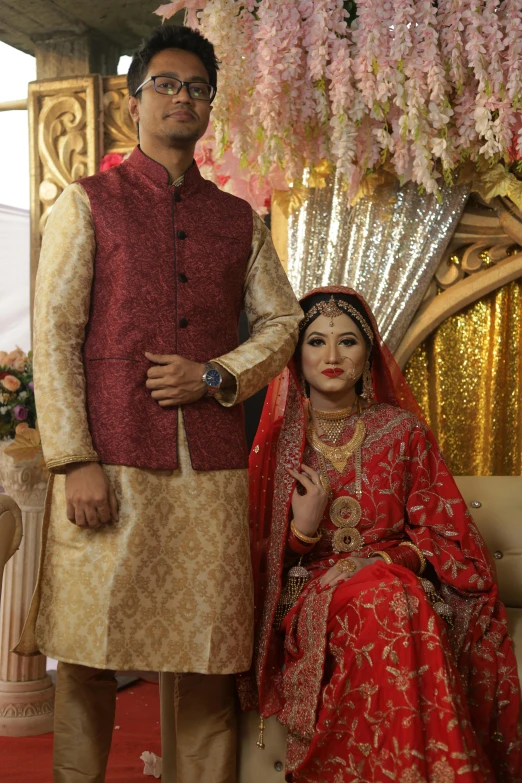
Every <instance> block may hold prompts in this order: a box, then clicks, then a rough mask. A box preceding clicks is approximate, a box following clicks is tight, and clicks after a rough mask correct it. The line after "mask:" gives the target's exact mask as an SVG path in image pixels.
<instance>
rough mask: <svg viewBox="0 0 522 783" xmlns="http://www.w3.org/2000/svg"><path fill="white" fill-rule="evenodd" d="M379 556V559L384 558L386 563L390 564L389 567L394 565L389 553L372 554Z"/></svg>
mask: <svg viewBox="0 0 522 783" xmlns="http://www.w3.org/2000/svg"><path fill="white" fill-rule="evenodd" d="M373 555H377V556H378V557H382V559H383V560H384V562H385V563H388V565H393V560H392V559H391V557H390V555H389V554H388V552H372V556H373Z"/></svg>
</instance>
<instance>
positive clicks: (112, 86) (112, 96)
mask: <svg viewBox="0 0 522 783" xmlns="http://www.w3.org/2000/svg"><path fill="white" fill-rule="evenodd" d="M128 98H129V91H128V89H127V77H126V76H106V77H105V78H104V80H103V147H104V149H103V151H104V154H105V155H107V154H108V153H109V152H120V153H123V154H124V155H126V154H127V153H128V152H131V150H133V149H134V147H135V146H136V144H137V143H138V140H137V138H136V128H135V127H134V123H133V122H132V120H131V118H130V114H129V108H128Z"/></svg>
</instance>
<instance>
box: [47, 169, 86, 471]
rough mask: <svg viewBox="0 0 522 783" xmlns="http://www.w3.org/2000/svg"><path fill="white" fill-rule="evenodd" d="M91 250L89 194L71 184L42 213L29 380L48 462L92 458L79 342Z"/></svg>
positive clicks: (57, 465) (53, 465) (59, 466)
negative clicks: (44, 216) (47, 212)
mask: <svg viewBox="0 0 522 783" xmlns="http://www.w3.org/2000/svg"><path fill="white" fill-rule="evenodd" d="M95 249H96V243H95V236H94V226H93V221H92V215H91V209H90V204H89V199H88V197H87V194H86V193H85V191H84V190H83V188H82V187H81V185H78V184H73V185H69V187H67V188H66V189H65V190H64V192H63V193H62V195H61V196H60V198H59V199H58V200H57V202H56V204H55V205H54V206H53V209H52V211H51V214H50V215H49V218H48V220H47V225H46V228H45V234H44V238H43V242H42V251H41V254H40V262H39V265H38V274H37V277H36V293H35V310H34V385H35V397H36V413H37V417H38V426H39V429H40V434H41V438H42V446H43V451H44V457H45V461H46V464H47V467H48V469H49V470H50V471H51V472H54V473H60V472H63V468H64V467H65V466H66V465H68V464H70V463H72V462H96V461H98V455H97V454H96V452H95V450H94V447H93V444H92V439H91V434H90V432H89V426H88V423H87V410H86V405H85V374H84V368H83V357H82V347H83V342H84V337H85V326H86V324H87V320H88V318H89V305H90V297H91V285H92V276H93V262H94V254H95Z"/></svg>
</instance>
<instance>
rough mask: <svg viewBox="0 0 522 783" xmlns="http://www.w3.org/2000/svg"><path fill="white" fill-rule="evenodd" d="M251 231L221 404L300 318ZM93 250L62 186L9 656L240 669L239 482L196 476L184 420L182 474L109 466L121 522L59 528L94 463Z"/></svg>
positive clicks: (46, 264) (245, 593)
mask: <svg viewBox="0 0 522 783" xmlns="http://www.w3.org/2000/svg"><path fill="white" fill-rule="evenodd" d="M253 222H254V225H253V238H252V249H251V254H250V258H249V261H248V266H247V271H246V276H245V283H244V307H245V311H246V313H247V316H248V320H249V324H250V328H251V338H250V340H249V341H247V342H246V343H244V344H243V345H241V346H239V347H238V348H237V349H235V350H234V351H231V352H230V353H228V354H226V355H225V356H221V357H215V358H216V361H219V363H220V364H221V365H222V366H223V367H225V368H226V369H227V370H228V371H229V372H230V373H232V374H233V375H234V377H235V379H236V384H237V391H236V394H235V395H232V394H231V393H230V392H229V393H228V394H223V395H222V397H221V399H220V402H221V404H223V405H232V404H236V403H238V402H241V401H242V400H245V399H247V398H248V397H249V396H251V395H252V394H253V393H255V392H256V391H257V390H258V389H260V388H262V387H263V386H264V385H265V384H266V383H267V382H268V381H269V380H270V379H271V378H273V377H274V376H275V375H276V374H277V373H278V372H279V371H280V370H281V369H282V368H283V367H284V366H285V364H286V363H287V362H288V360H289V359H290V356H291V355H292V353H293V350H294V348H295V343H296V340H297V328H298V324H299V320H300V318H301V315H302V314H301V310H300V308H299V305H298V303H297V301H296V299H295V296H294V294H293V292H292V289H291V287H290V284H289V282H288V280H287V278H286V275H285V273H284V270H283V268H282V267H281V264H280V262H279V259H278V257H277V254H276V252H275V250H274V248H273V244H272V240H271V237H270V234H269V232H268V230H267V228H266V227H265V225H264V223H263V222H262V220H261V219H260V218H259V217H258V216H257V215H256V214H255V213H253ZM95 247H96V245H95V235H94V227H93V221H92V216H91V211H90V205H89V200H88V198H87V196H86V194H85V191H84V190H83V188H82V187H81V185H79V184H74V185H71V186H69V187H68V188H67V189H66V190H65V191H64V193H63V194H62V196H61V197H60V199H59V200H58V201H57V202H56V204H55V206H54V208H53V211H52V213H51V215H50V217H49V220H48V224H47V228H46V233H45V237H44V242H43V246H42V253H41V257H40V265H39V270H38V278H37V287H36V302H35V352H34V368H35V386H36V394H37V409H38V422H39V427H40V432H41V436H42V444H43V448H44V455H45V458H46V462H47V465H48V467H49V469H50V470H51V471H52V474H53V475H52V476H51V481H50V486H49V495H48V499H47V508H46V515H45V519H44V531H43V545H42V556H41V566H40V573H39V579H38V585H37V588H36V591H35V595H34V598H33V602H32V606H31V610H30V614H29V617H28V620H27V622H26V626H25V628H24V632H23V634H22V638H21V640H20V643H19V645H18V648H17V651H18V652H20V653H22V654H32V653H35V652H37V651H38V650H40V651H41V652H42V653H44V654H45V655H47V656H49V657H52V658H57V659H58V660H61V661H67V662H70V663H79V664H83V665H86V666H93V667H96V668H103V669H122V670H125V669H143V670H151V671H174V672H199V673H208V674H227V673H232V672H238V671H243V670H245V669H248V667H249V666H250V661H251V655H252V634H253V630H252V629H253V598H252V576H251V569H250V545H249V534H248V519H247V511H248V493H247V471H246V470H221V471H209V472H197V471H194V470H193V469H192V467H191V463H190V455H189V452H188V446H187V442H186V438H185V432H184V428H183V421H182V420H183V417H182V412H181V411H180V413H179V419H180V427H179V436H178V444H177V448H178V453H179V469H178V470H176V471H153V470H142V469H139V468H131V467H125V466H119V465H104V466H103V467H104V470H105V472H106V474H107V476H108V478H109V480H110V481H111V482H112V484H113V486H114V489H115V492H116V496H117V498H118V503H119V521H118V522H117V523H112V524H110V525H108V526H106V527H104V528H100V529H96V530H85V529H81V528H78V527H76V526H75V525H73V524H71V523H70V522H69V521H68V519H67V515H66V506H65V475H63V472H62V471H63V468H64V466H65V465H67V464H70V463H72V462H78V461H97V459H98V457H97V454H96V452H95V450H94V447H93V444H92V440H91V437H90V433H89V427H88V421H87V414H86V407H85V377H84V370H83V362H82V346H83V341H84V334H85V326H86V324H87V321H88V317H89V305H90V291H91V283H92V277H93V262H94V255H95ZM202 306H204V303H202Z"/></svg>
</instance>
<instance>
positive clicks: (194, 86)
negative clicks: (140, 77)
mask: <svg viewBox="0 0 522 783" xmlns="http://www.w3.org/2000/svg"><path fill="white" fill-rule="evenodd" d="M149 82H152V84H153V85H154V89H155V90H156V92H159V93H160V95H178V93H180V92H181V90H182V88H183V86H185V87H186V88H187V90H188V94H189V95H190V97H191V98H192V99H193V100H195V101H206V102H207V103H211V102H212V101H213V100H214V97H215V95H216V88H215V87H213V86H212V85H211V84H207V83H206V82H182V81H181V79H175V78H174V76H151V77H150V78H149V79H145V81H144V82H143V84H140V86H139V87H138V89H137V90H136V92H135V93H134V97H136V95H137V94H138V93H139V91H140V90H142V89H143V88H144V87H145V85H146V84H148V83H149Z"/></svg>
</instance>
